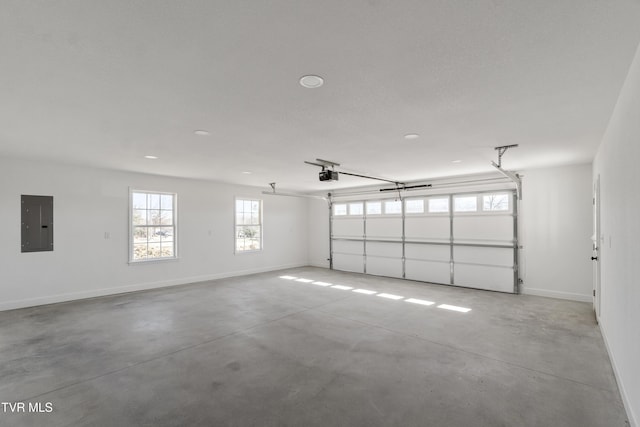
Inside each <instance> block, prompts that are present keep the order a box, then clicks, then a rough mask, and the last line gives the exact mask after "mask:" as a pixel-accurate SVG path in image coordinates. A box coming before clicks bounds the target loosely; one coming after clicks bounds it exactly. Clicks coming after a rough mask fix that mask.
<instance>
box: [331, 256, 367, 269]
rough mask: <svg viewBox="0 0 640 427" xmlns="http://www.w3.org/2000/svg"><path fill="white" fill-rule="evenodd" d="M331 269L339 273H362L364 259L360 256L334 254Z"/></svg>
mask: <svg viewBox="0 0 640 427" xmlns="http://www.w3.org/2000/svg"><path fill="white" fill-rule="evenodd" d="M333 268H335V269H336V270H341V271H352V272H354V273H364V257H363V256H362V255H351V254H342V253H334V254H333Z"/></svg>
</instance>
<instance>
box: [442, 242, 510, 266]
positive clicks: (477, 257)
mask: <svg viewBox="0 0 640 427" xmlns="http://www.w3.org/2000/svg"><path fill="white" fill-rule="evenodd" d="M453 260H454V261H455V262H464V263H471V264H488V265H497V266H502V267H513V249H512V248H484V247H475V246H456V247H454V248H453Z"/></svg>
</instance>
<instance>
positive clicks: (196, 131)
mask: <svg viewBox="0 0 640 427" xmlns="http://www.w3.org/2000/svg"><path fill="white" fill-rule="evenodd" d="M193 133H195V134H196V135H199V136H209V135H211V132H209V131H208V130H203V129H199V130H195V131H193Z"/></svg>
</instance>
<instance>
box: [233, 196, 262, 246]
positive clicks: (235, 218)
mask: <svg viewBox="0 0 640 427" xmlns="http://www.w3.org/2000/svg"><path fill="white" fill-rule="evenodd" d="M239 200H242V201H249V202H259V204H260V214H259V215H258V218H259V219H258V220H259V224H250V225H251V226H256V225H257V226H259V227H260V248H259V249H244V250H238V237H237V231H238V227H241V226H243V225H247V224H238V209H237V206H238V201H239ZM263 212H264V204H263V202H262V199H258V198H256V197H241V196H238V197H236V198H235V200H234V203H233V251H234V253H235V254H236V255H239V254H252V253H259V252H262V250H263V249H264V220H263V215H264V214H263Z"/></svg>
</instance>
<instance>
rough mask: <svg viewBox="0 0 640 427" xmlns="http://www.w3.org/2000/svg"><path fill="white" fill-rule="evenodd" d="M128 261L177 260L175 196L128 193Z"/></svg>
mask: <svg viewBox="0 0 640 427" xmlns="http://www.w3.org/2000/svg"><path fill="white" fill-rule="evenodd" d="M130 194H131V197H130V206H131V213H130V218H131V220H130V234H129V240H130V245H129V261H130V262H139V261H155V260H163V259H172V258H176V256H177V250H176V237H177V227H176V219H177V212H176V204H177V195H176V194H175V193H159V192H150V191H138V190H131V191H130Z"/></svg>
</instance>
